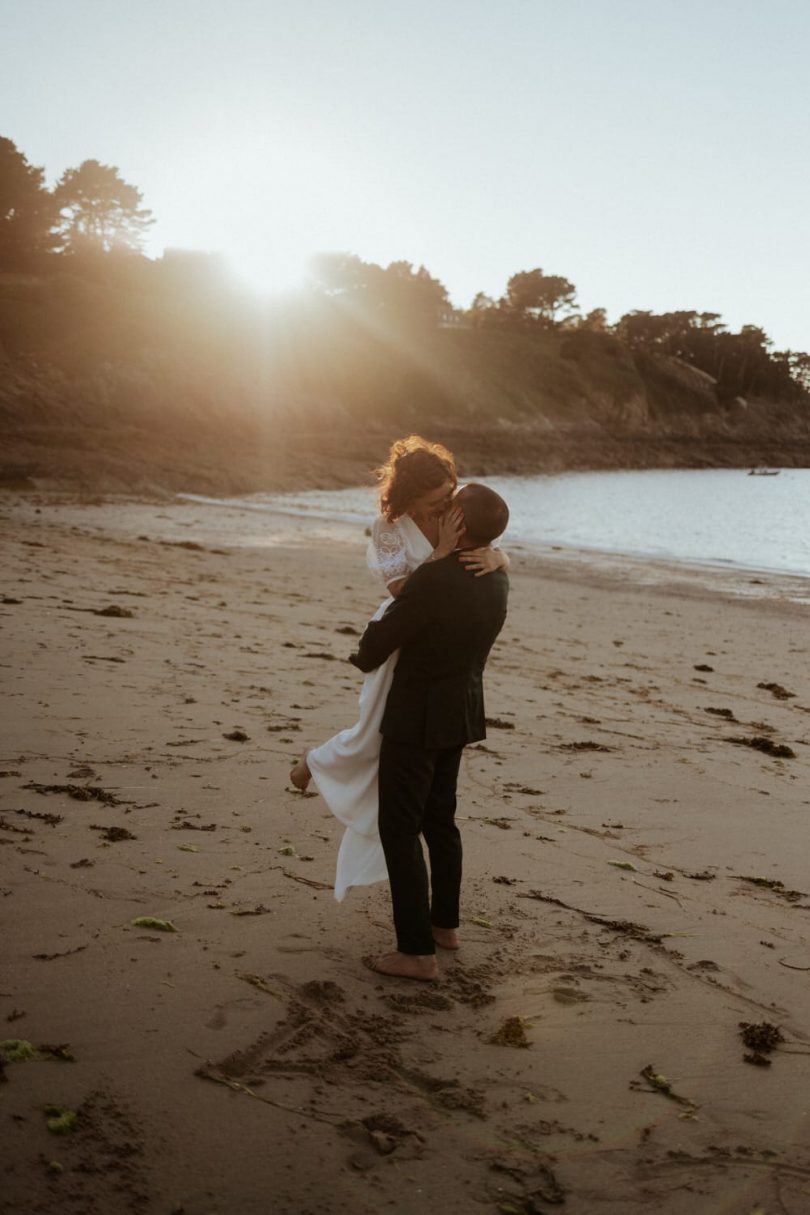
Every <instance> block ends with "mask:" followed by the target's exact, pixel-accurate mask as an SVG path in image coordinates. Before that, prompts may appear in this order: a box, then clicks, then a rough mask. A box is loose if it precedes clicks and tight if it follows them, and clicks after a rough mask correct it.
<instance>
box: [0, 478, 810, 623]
mask: <svg viewBox="0 0 810 1215" xmlns="http://www.w3.org/2000/svg"><path fill="white" fill-rule="evenodd" d="M198 507H202V508H203V509H202V514H197V515H195V514H194V513H193V512H194V511H195V509H196V508H198ZM3 508H6V509H5V510H4V509H3ZM53 510H58V511H59V512H60V514H61V516H62V517H63V518H64V519H69V520H70V521H71V526H76V527H78V526H79V525H80V524H81V525H82V526H83V527H84V528H85V529H86V530H88V531H90V532H92V533H94V534H99V535H109V536H110V537H113V538H119V539H136V538H138V539H140V538H143V540H146V539H150V540H152V539H154V540H157V541H158V542H160V543H165V544H170V545H172V544H174V545H186V546H188V545H193V544H200V545H201V546H203V547H210V546H215V547H219V548H223V549H228V550H229V551H234V552H237V551H239V550H241V549H250V548H266V549H268V550H272V549H274V548H275V547H278V546H284V545H290V544H292V545H296V546H304V547H306V546H307V545H308V544H310V543H314V544H319V543H324V542H325V543H330V542H331V543H335V544H339V545H341V546H342V547H344V548H346V549H347V550H355V552H356V553H357V554H358V555H359V562H358V565H357V569H358V571H359V574H360V575H361V576H364V577H365V582H366V585H367V586H369V587H373V585H374V583H373V580H372V578H371V575H370V574H368V572H367V571H366V570H365V561H364V552H365V545H366V535H365V534H364V527H363V523H362V522H361V521H358V519H356V518H354V517H347V518H346V519H335V518H334V517H332V516H331V515H329V514H327V513H324V514H323V515H322V516H318V515H315V514H312V513H304V512H302V511H296V510H284V509H274V508H272V507H265V506H262V507H259V506H251V505H250V504H248V503H244V504H243V503H237V502H225V503H223V502H220V501H218V500H216V499H210V500H207V499H202V500H200V501H198V500H197V498H196V497H194V496H188V495H184V494H177V495H174V496H173V498H171V499H169V500H165V499H162V498H157V499H156V498H151V497H148V496H147V497H143V496H129V495H107V496H104V497H96V498H94V499H92V500H90V501H88V500H87V499H85V498H83V497H82V496H81V495H78V496H76V495H70V494H52V493H51V494H43V493H29V492H25V493H10V492H7V493H6V494H5V495H3V496H2V497H0V512H3V514H5V515H6V517H7V518H9V519H10V520H11V521H17V520H19V521H20V522H23V523H31V522H34V521H35V519H36V514H37V512H39V513H41V512H43V511H45V512H46V513H47V512H49V511H53ZM214 511H216V512H217V513H216V514H215V513H214ZM244 512H247V514H248V518H249V520H250V526H246V527H245V528H244V529H243V537H242V540H241V542H240V543H235V542H234V533H235V531H236V529H234V528H229V527H222V526H221V524H222V521H223V519H225V518H230V517H231V516H236V517H237V518H238V517H239V516H240V515H242V514H243V513H244ZM0 517H2V516H0ZM258 520H261V521H262V525H261V526H260V525H259V523H258ZM370 520H371V516H369V522H370ZM218 523H219V524H220V526H219V527H218V526H216V525H217V524H218ZM147 533H148V535H147ZM507 547H508V549H509V551H510V553H513V552H514V553H517V554H520V556H521V557H522V558H523V560H524V561H526V562H528V563H529V564H530V565H532V566H534V567H535V568H537V569H538V570H542V569H548V570H549V572H551V573H552V574H553V575H555V576H564V577H570V578H577V577H581V578H583V579H585V580H586V581H587V580H588V579H589V578H595V579H608V580H610V579H615V580H619V581H621V580H624V579H627V578H629V579H630V580H631V581H633V582H635V583H638V584H639V585H647V586H651V587H652V586H660V587H662V588H664V589H666V588H668V587H670V588H675V587H678V588H681V589H683V590H686V589H687V588H689V589H691V590H692V591H693V592H695V593H698V592H699V590H700V589H701V588H703V589H705V591H706V593H713V594H727V595H734V596H738V597H744V598H750V599H752V600H757V599H763V598H777V599H779V600H782V601H784V602H790V603H795V604H798V605H806V604H808V603H810V574H807V575H805V576H803V575H800V574H797V573H791V572H786V571H783V570H778V569H772V568H770V569H769V568H764V567H761V566H754V565H752V566H743V565H735V564H733V563H731V562H729V563H719V562H711V561H699V560H697V559H683V560H679V559H676V558H671V557H659V556H650V555H647V554H643V553H642V554H638V553H627V552H621V551H615V550H611V549H596V548H579V547H574V546H569V545H565V544H559V543H551V542H550V543H548V544H544V545H542V546H541V545H532V544H530V543H527V542H525V541H522V540H518V539H512V538H510V537H509V535H508V533H507Z"/></svg>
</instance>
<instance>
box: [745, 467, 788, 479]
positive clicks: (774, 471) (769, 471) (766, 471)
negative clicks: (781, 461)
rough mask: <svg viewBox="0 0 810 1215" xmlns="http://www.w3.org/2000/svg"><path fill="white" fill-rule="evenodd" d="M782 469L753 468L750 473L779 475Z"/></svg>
mask: <svg viewBox="0 0 810 1215" xmlns="http://www.w3.org/2000/svg"><path fill="white" fill-rule="evenodd" d="M780 471H781V469H778V468H752V469H751V470H750V471H749V473H748V475H749V477H778V476H779V473H780Z"/></svg>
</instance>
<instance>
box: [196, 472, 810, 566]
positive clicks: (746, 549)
mask: <svg viewBox="0 0 810 1215" xmlns="http://www.w3.org/2000/svg"><path fill="white" fill-rule="evenodd" d="M481 480H482V481H484V482H485V483H486V484H487V485H491V486H492V487H493V489H496V490H497V491H498V493H500V494H502V495H503V497H504V498H505V499H506V500H507V502H508V503H509V507H510V510H511V519H510V523H509V530H508V532H507V536H506V538H507V543H509V542H511V543H513V544H514V543H517V544H524V545H526V546H527V547H530V548H534V549H537V550H538V551H543V550H547V549H549V548H551V547H553V546H562V547H563V548H572V549H579V550H590V551H594V552H607V553H624V554H627V555H630V556H634V557H653V558H657V559H663V560H669V561H675V562H684V563H687V564H691V565H704V564H705V565H714V566H726V567H734V568H743V569H749V570H764V571H773V572H779V573H788V574H798V575H802V576H804V577H808V578H810V469H782V470H781V471H780V472H779V474H778V475H777V476H749V475H748V474H747V472H746V471H744V470H737V469H710V470H698V471H691V470H690V471H683V470H652V471H643V472H588V473H562V474H556V475H548V476H537V477H484V478H481ZM184 497H189V498H191V497H192V495H184ZM193 500H194V501H197V502H203V501H205V502H209V503H211V504H212V505H225V504H227V505H229V506H237V505H238V506H240V507H242V508H244V509H249V510H252V511H260V512H264V511H269V512H283V513H285V514H292V515H296V516H299V517H304V518H310V519H312V520H316V519H317V520H328V519H334V520H338V521H341V522H344V523H356V524H357V525H358V526H362V527H365V526H367V525H368V524H369V523H370V521H371V519H372V518H373V517H374V514H375V511H376V494H375V491H374V490H373V489H344V490H313V491H310V492H307V493H296V494H254V495H251V496H249V497H245V498H239V499H227V500H226V501H223V500H220V499H202V498H199V497H197V496H194V497H193Z"/></svg>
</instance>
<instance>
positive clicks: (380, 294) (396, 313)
mask: <svg viewBox="0 0 810 1215" xmlns="http://www.w3.org/2000/svg"><path fill="white" fill-rule="evenodd" d="M312 273H313V279H314V282H315V286H316V288H317V290H319V291H320V292H321V293H322V294H323V295H326V296H327V297H328V298H329V299H331V300H333V301H335V302H336V303H339V304H341V305H343V306H344V307H346V308H347V309H348V310H350V311H351V312H354V313H356V314H365V315H367V316H375V317H377V318H379V319H387V320H390V321H391V322H393V323H394V324H396V323H398V322H408V321H413V320H419V321H427V322H431V323H435V322H437V321H438V320H439V318H440V316H441V314H442V313H443V312H445V311H446V310H448V309H449V308H450V301H449V300H448V297H447V289H446V288H445V287H444V285H443V284H442V283H440V282H439V280H438V279H436V278H434V277H433V276H432V275H431V274H429V273H428V271H427V270H426V269H425V267H424V266H419V268H418V269H417V270H414V268H413V265H412V264H411V262H405V261H400V262H391V263H390V265H388V266H386V267H384V268H383V267H382V266H377V265H375V263H374V262H364V261H362V260H361V258H359V257H357V256H356V255H355V254H353V253H321V254H319V255H318V256H317V257H316V258H314V259H313V262H312Z"/></svg>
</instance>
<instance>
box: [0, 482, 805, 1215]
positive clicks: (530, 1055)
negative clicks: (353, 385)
mask: <svg viewBox="0 0 810 1215" xmlns="http://www.w3.org/2000/svg"><path fill="white" fill-rule="evenodd" d="M190 511H191V508H190V507H189V506H175V505H170V506H162V505H157V504H149V503H127V502H117V503H116V502H111V503H108V504H106V505H96V506H85V505H81V504H80V503H77V502H75V501H69V500H66V499H65V500H57V499H54V498H46V497H41V498H37V497H36V496H28V497H20V498H15V497H7V498H5V499H4V500H3V502H2V504H0V524H2V531H3V544H4V551H5V557H4V567H3V582H2V602H0V623H1V624H2V636H3V641H2V675H3V683H4V686H5V696H4V698H3V708H2V757H1V758H0V769H2V771H1V772H0V777H1V778H2V779H0V861H2V878H1V879H0V896H2V897H0V909H1V910H2V915H3V930H2V946H1V947H0V948H1V950H2V974H1V977H0V1017H2V1025H3V1028H2V1034H1V1035H0V1036H2V1037H4V1038H7V1039H17V1040H23V1041H27V1042H30V1043H31V1044H32V1045H33V1046H34V1047H35V1048H37V1051H38V1053H37V1057H35V1058H33V1059H19V1058H15V1057H13V1056H14V1055H15V1051H14V1050H13V1049H10V1048H6V1058H7V1062H6V1065H5V1081H4V1082H2V1083H0V1124H1V1125H2V1132H1V1133H0V1211H2V1212H3V1215H21V1213H22V1212H26V1213H27V1212H54V1213H55V1212H57V1211H58V1212H59V1213H60V1215H78V1213H80V1212H81V1213H85V1212H87V1213H90V1215H117V1213H118V1212H129V1211H135V1212H143V1213H147V1215H152V1213H155V1215H158V1213H160V1215H170V1213H171V1212H174V1213H175V1215H260V1213H261V1215H265V1213H269V1212H272V1213H279V1215H333V1213H334V1215H341V1213H344V1212H345V1213H346V1215H348V1213H349V1212H351V1215H372V1213H376V1212H380V1211H391V1212H402V1213H410V1212H421V1211H423V1210H425V1209H431V1208H435V1209H437V1210H443V1211H446V1212H449V1213H453V1215H455V1213H459V1215H460V1213H461V1212H464V1213H465V1215H467V1213H469V1212H471V1211H472V1212H474V1211H478V1210H481V1211H483V1212H486V1211H491V1212H498V1211H500V1212H504V1213H506V1215H543V1213H545V1215H549V1213H550V1212H552V1211H555V1210H557V1209H560V1210H564V1211H565V1212H567V1213H568V1215H625V1213H627V1212H634V1211H647V1210H655V1211H658V1212H661V1213H662V1215H703V1213H709V1212H711V1213H720V1212H723V1215H752V1213H753V1212H755V1211H761V1212H763V1213H766V1215H778V1213H782V1212H787V1213H789V1215H802V1213H803V1212H807V1211H808V1210H810V1146H808V1145H810V1096H809V1094H810V1057H808V1056H810V949H808V939H809V938H810V873H808V863H807V837H808V824H809V823H810V783H809V782H808V775H809V774H810V762H809V760H810V749H809V745H810V677H809V676H808V651H809V650H810V633H809V632H808V607H807V606H806V605H802V604H801V603H797V602H794V601H791V599H790V597H789V596H788V595H787V593H786V592H785V583H784V580H783V581H782V582H779V581H778V580H776V579H774V578H771V577H770V576H768V575H762V576H761V577H760V578H758V579H757V581H756V583H752V582H751V579H752V577H754V576H752V575H739V590H740V592H743V591H745V592H746V593H745V594H743V593H740V594H736V593H735V589H734V586H733V582H734V577H735V576H732V575H729V574H728V573H725V574H724V575H723V576H722V578H721V577H720V576H719V575H718V576H717V577H715V576H713V575H712V574H711V573H710V572H705V573H703V574H701V575H700V576H695V577H694V578H688V577H684V576H683V575H680V576H678V577H677V578H676V577H675V576H674V575H673V576H672V577H671V578H668V577H666V576H663V575H660V574H659V575H658V576H657V577H656V578H654V579H647V580H646V582H645V581H644V580H641V579H639V580H637V579H635V578H630V577H628V576H627V573H626V571H627V570H628V569H631V566H630V565H629V564H626V565H623V564H622V563H621V562H616V563H615V564H614V565H613V566H612V567H610V568H607V567H605V568H596V567H594V566H592V565H588V564H584V563H583V562H581V561H577V560H574V559H570V558H568V557H566V556H565V554H563V555H562V556H560V557H559V558H558V559H557V560H541V559H539V558H536V557H532V556H531V555H530V554H528V553H524V552H520V551H516V552H514V553H513V568H512V597H511V609H510V615H509V619H508V622H507V626H506V628H505V631H504V633H503V634H502V637H501V639H500V640H499V642H498V643H497V645H496V648H495V650H494V651H493V656H492V659H491V663H490V667H489V670H488V676H487V708H488V713H489V715H490V718H491V719H492V725H491V726H490V729H489V733H488V738H487V740H486V742H485V743H483V744H481V745H478V746H473V747H470V748H468V750H467V752H466V753H465V758H464V761H463V767H462V778H461V789H460V794H461V796H460V810H459V817H460V823H461V827H462V831H463V836H464V841H465V849H466V852H465V864H466V876H465V885H464V901H463V916H462V924H461V932H462V937H463V945H462V949H461V950H460V951H459V953H458V954H457V955H452V954H450V953H446V952H443V953H442V954H441V956H440V965H441V971H442V977H441V981H440V982H439V983H438V984H436V985H427V984H425V985H420V984H413V983H411V984H409V983H408V982H406V981H401V980H390V981H386V980H383V979H381V978H380V976H378V975H374V974H373V973H371V972H370V971H369V970H368V969H366V968H365V967H364V966H363V964H362V958H363V956H364V955H368V954H371V953H375V952H379V951H381V950H385V949H387V948H389V947H390V945H391V943H392V942H391V930H390V919H389V907H388V897H387V889H386V888H384V887H377V888H374V889H371V890H357V891H353V892H352V893H351V894H350V895H349V897H348V898H347V899H346V902H345V903H344V904H342V905H340V906H338V905H336V904H335V902H334V900H333V896H332V892H331V881H332V876H333V863H334V857H335V853H336V848H337V843H338V840H339V834H340V829H339V825H338V824H337V823H336V822H335V821H334V820H333V819H332V817H331V816H330V814H329V813H328V811H327V810H326V808H325V806H324V805H323V803H322V802H321V801H320V799H319V798H318V797H317V796H315V795H313V796H301V795H299V794H296V793H295V791H294V790H292V789H291V788H290V786H289V783H288V772H289V769H290V766H291V763H292V762H293V760H294V758H295V757H296V756H297V755H298V754H300V753H301V751H302V750H303V749H305V748H306V747H307V746H309V745H312V744H314V743H316V742H319V741H321V740H322V739H324V738H325V737H327V736H328V735H330V734H331V733H333V732H334V731H335V730H337V729H339V728H342V727H343V726H346V725H349V724H351V722H352V721H353V719H354V714H355V703H356V696H357V692H358V689H359V678H360V677H359V675H358V673H357V672H356V671H355V670H354V669H353V668H352V667H351V666H349V665H348V664H346V663H345V662H344V659H345V658H346V656H347V655H348V653H349V652H350V651H351V649H352V646H353V644H354V642H355V640H356V638H355V631H360V630H361V629H362V627H363V624H364V622H365V620H366V619H367V618H368V616H369V615H370V614H371V612H372V611H373V609H374V608H375V607H376V604H377V592H376V588H375V585H374V583H373V582H372V580H371V579H370V577H368V576H367V574H366V573H365V570H364V566H363V547H364V543H365V541H364V537H362V536H357V535H355V534H353V533H352V532H351V530H350V529H346V528H345V527H344V528H338V527H335V528H334V530H333V533H329V529H328V528H325V529H319V530H318V531H317V532H316V533H315V534H314V535H307V532H306V530H305V528H304V525H303V524H301V523H300V522H298V521H295V520H286V521H285V520H282V519H277V520H275V521H274V523H273V528H274V529H275V530H274V532H273V538H272V543H270V544H268V545H267V546H265V547H260V546H254V547H247V548H238V549H237V548H230V549H229V548H224V547H221V546H219V545H217V544H212V543H210V542H209V541H201V540H200V535H199V532H198V531H196V530H194V529H193V528H189V527H187V526H185V525H186V524H187V523H188V521H189V519H193V518H194V516H193V515H192V514H190V513H189V512H190ZM268 526H269V525H268ZM195 545H198V546H199V547H193V546H195ZM190 546H191V547H190ZM795 585H796V584H794V590H795ZM751 591H755V592H756V597H751V594H750V593H749V592H751ZM763 685H769V686H763ZM740 740H747V741H740ZM757 740H759V741H757ZM752 741H753V742H754V743H755V744H756V745H753V746H752V745H750V744H751V742H752ZM761 748H765V749H764V750H763V749H761ZM784 748H787V749H788V750H787V751H785V750H783V749H784ZM774 752H775V753H774ZM141 917H156V918H158V919H161V920H166V921H170V922H171V925H173V926H174V928H175V929H176V931H174V932H172V931H160V930H158V929H155V928H150V927H148V926H137V925H136V924H135V923H134V921H136V920H137V919H138V918H141ZM741 1023H746V1024H748V1025H749V1026H754V1027H758V1029H757V1030H756V1031H753V1032H749V1034H748V1037H749V1039H750V1043H749V1044H746V1043H745V1042H744V1041H743V1037H742V1030H741ZM768 1026H771V1027H775V1029H778V1031H779V1032H778V1033H776V1032H775V1030H774V1029H770V1030H769V1029H768V1028H767V1027H768ZM779 1037H781V1041H779V1040H778V1039H779ZM772 1047H775V1049H771V1048H772ZM66 1054H69V1055H70V1056H71V1059H70V1060H67V1059H65V1058H64V1057H60V1056H64V1055H66ZM48 1106H53V1107H57V1109H58V1110H68V1111H73V1112H75V1113H76V1114H77V1117H76V1119H75V1122H74V1123H73V1126H72V1128H71V1127H69V1126H68V1128H67V1129H65V1130H64V1131H63V1133H58V1131H59V1128H60V1126H64V1124H65V1123H66V1122H67V1123H70V1122H71V1121H72V1120H71V1119H70V1118H69V1116H62V1121H61V1122H60V1121H59V1118H60V1115H59V1114H58V1113H54V1112H52V1113H51V1125H52V1127H53V1129H49V1126H48V1116H47V1114H46V1112H45V1111H46V1107H48Z"/></svg>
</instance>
